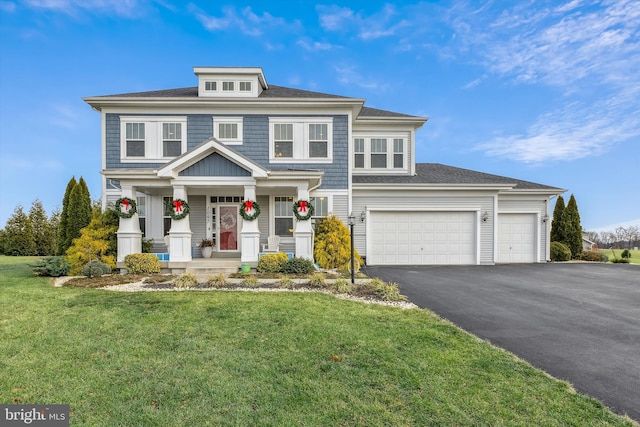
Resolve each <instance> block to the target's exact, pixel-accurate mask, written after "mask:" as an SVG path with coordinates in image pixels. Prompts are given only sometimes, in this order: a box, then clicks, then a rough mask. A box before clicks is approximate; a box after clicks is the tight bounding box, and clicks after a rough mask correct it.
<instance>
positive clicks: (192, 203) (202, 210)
mask: <svg viewBox="0 0 640 427" xmlns="http://www.w3.org/2000/svg"><path fill="white" fill-rule="evenodd" d="M206 210H207V199H206V197H205V196H189V227H191V248H192V254H193V257H194V258H202V250H201V249H200V248H199V247H198V245H199V244H200V241H201V240H202V239H204V238H205V237H206V235H207V214H206Z"/></svg>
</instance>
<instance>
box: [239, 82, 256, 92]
mask: <svg viewBox="0 0 640 427" xmlns="http://www.w3.org/2000/svg"><path fill="white" fill-rule="evenodd" d="M247 84H248V85H249V88H248V89H247ZM243 85H244V87H245V88H244V89H243V88H242V86H243ZM252 88H253V82H252V81H251V80H240V81H239V82H238V92H252V91H253V89H252Z"/></svg>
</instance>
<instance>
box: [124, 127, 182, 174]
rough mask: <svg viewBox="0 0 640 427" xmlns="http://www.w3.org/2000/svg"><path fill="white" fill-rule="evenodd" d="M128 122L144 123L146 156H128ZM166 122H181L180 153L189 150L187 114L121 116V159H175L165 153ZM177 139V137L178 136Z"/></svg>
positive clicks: (141, 160) (144, 161)
mask: <svg viewBox="0 0 640 427" xmlns="http://www.w3.org/2000/svg"><path fill="white" fill-rule="evenodd" d="M127 123H144V134H145V138H144V157H138V156H127V125H126V124H127ZM164 123H180V124H181V126H180V127H181V135H180V139H179V140H180V153H181V155H182V154H184V153H185V152H186V151H187V118H186V117H185V116H179V117H178V116H120V161H121V162H122V163H158V162H166V161H167V160H171V159H175V156H171V157H165V156H164V154H163V133H162V125H163V124H164ZM176 140H177V138H176Z"/></svg>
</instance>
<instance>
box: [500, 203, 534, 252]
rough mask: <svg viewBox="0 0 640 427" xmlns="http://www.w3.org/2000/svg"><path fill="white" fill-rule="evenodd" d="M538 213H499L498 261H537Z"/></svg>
mask: <svg viewBox="0 0 640 427" xmlns="http://www.w3.org/2000/svg"><path fill="white" fill-rule="evenodd" d="M535 242H536V215H535V214H510V213H504V214H499V215H498V262H503V263H517V262H536V261H537V260H536V244H535Z"/></svg>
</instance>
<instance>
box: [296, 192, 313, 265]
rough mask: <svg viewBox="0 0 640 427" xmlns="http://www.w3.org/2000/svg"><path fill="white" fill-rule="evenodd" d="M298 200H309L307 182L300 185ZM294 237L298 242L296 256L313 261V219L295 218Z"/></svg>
mask: <svg viewBox="0 0 640 427" xmlns="http://www.w3.org/2000/svg"><path fill="white" fill-rule="evenodd" d="M297 200H309V187H308V185H307V184H302V185H299V186H298V198H297ZM293 239H294V241H295V244H296V257H298V258H306V259H310V260H312V261H313V228H312V227H311V220H310V219H308V220H306V221H298V220H297V219H294V224H293Z"/></svg>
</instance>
